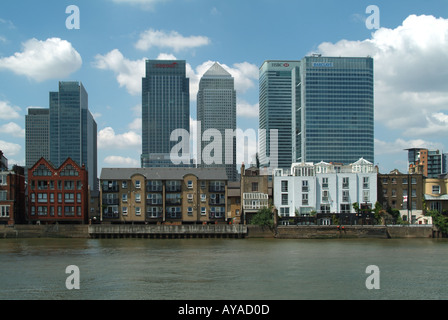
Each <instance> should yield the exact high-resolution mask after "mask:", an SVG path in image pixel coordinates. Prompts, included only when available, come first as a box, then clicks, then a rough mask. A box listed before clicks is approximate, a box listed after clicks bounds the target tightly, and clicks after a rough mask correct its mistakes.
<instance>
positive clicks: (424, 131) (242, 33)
mask: <svg viewBox="0 0 448 320" xmlns="http://www.w3.org/2000/svg"><path fill="white" fill-rule="evenodd" d="M70 5H76V6H77V7H78V8H79V12H80V15H79V21H80V28H79V29H67V27H66V19H67V18H69V16H70V13H66V8H67V7H68V6H70ZM369 5H376V6H377V8H378V9H379V18H380V20H379V27H380V28H379V29H369V28H367V26H366V23H365V20H366V19H367V18H368V17H369V16H370V15H371V13H370V12H369V13H366V8H367V7H368V6H369ZM314 52H317V53H322V54H323V55H329V56H331V55H335V56H343V55H346V56H366V55H370V56H372V57H374V60H375V164H378V165H379V167H380V171H381V172H383V173H384V172H389V171H390V170H392V169H395V168H398V169H400V170H402V171H405V170H406V163H407V155H406V152H405V151H404V150H403V149H404V148H408V147H427V148H436V149H439V150H442V151H444V152H448V144H447V138H446V137H447V136H448V64H447V61H448V2H447V1H442V0H438V1H434V0H432V1H373V2H372V1H360V0H347V1H334V0H320V1H297V0H294V1H293V0H291V1H288V0H276V1H274V0H257V1H255V0H239V1H235V0H94V1H75V0H71V1H61V0H43V1H32V0H17V1H2V3H1V4H0V149H1V150H3V151H4V153H5V156H6V157H7V158H8V159H9V164H10V165H12V164H14V163H18V164H21V165H24V163H25V138H24V128H25V114H26V113H27V108H28V107H31V106H33V107H45V108H47V107H48V105H49V100H48V97H49V92H50V91H57V90H58V81H64V80H76V81H81V82H82V83H83V84H84V86H85V88H86V90H87V92H88V94H89V109H90V111H91V112H92V114H93V115H94V116H95V119H96V121H97V124H98V167H99V172H100V171H101V168H103V167H123V166H137V167H138V166H139V158H140V153H141V123H140V119H141V114H140V113H141V96H140V90H141V88H140V87H141V77H142V75H143V72H144V63H143V62H144V60H145V59H156V58H173V57H175V58H177V59H182V60H186V62H187V64H188V69H187V74H188V76H189V77H190V83H191V87H190V92H191V93H190V98H191V118H192V120H193V123H194V119H196V91H197V85H198V81H199V79H200V76H201V75H202V74H203V73H204V72H205V71H206V70H207V68H208V67H209V66H211V64H212V63H213V62H214V61H217V62H219V63H220V64H222V65H223V66H224V67H225V68H227V70H228V71H229V72H230V73H231V74H232V75H233V76H234V77H235V83H236V90H237V104H238V106H237V109H238V121H237V126H238V127H239V128H241V129H242V130H255V131H256V130H258V68H259V67H260V66H261V64H262V63H263V61H265V60H272V59H276V60H300V59H301V58H303V57H304V56H305V55H308V54H310V53H314ZM254 148H255V143H254V141H252V144H251V147H250V150H249V153H250V154H253V153H254V152H255V149H254Z"/></svg>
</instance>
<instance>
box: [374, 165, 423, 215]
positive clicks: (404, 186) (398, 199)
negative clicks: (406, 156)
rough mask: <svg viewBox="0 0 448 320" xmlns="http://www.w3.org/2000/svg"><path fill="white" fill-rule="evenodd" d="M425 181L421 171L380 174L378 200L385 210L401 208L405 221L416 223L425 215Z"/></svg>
mask: <svg viewBox="0 0 448 320" xmlns="http://www.w3.org/2000/svg"><path fill="white" fill-rule="evenodd" d="M423 183H424V177H423V175H422V174H421V173H413V174H409V173H401V172H400V171H398V170H393V171H391V172H390V173H388V174H378V202H379V203H380V204H381V205H382V207H383V209H385V210H388V209H397V210H399V211H400V216H401V218H402V220H403V221H410V222H411V223H415V222H416V221H417V220H418V219H420V217H422V215H423V209H424V208H423V193H424V190H423Z"/></svg>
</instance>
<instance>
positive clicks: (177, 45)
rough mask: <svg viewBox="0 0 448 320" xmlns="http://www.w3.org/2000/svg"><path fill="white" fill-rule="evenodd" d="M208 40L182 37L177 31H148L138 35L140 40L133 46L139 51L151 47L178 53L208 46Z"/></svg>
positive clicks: (200, 37) (202, 37) (205, 38)
mask: <svg viewBox="0 0 448 320" xmlns="http://www.w3.org/2000/svg"><path fill="white" fill-rule="evenodd" d="M209 43H210V39H208V38H207V37H205V36H189V37H184V36H183V35H181V34H180V33H178V32H177V31H170V32H168V33H167V32H165V31H160V30H154V29H149V30H146V31H144V32H142V33H141V34H140V38H139V40H138V41H137V43H136V44H135V47H136V48H137V49H139V50H148V49H150V48H152V47H157V48H160V49H161V48H169V49H172V50H174V52H179V51H182V50H185V49H192V48H196V47H201V46H205V45H208V44H209Z"/></svg>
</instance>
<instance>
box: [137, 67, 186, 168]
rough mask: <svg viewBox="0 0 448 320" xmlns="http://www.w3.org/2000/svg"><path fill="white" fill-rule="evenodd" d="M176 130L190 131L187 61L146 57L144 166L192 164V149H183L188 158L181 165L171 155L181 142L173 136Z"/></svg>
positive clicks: (143, 103) (143, 130)
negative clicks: (172, 138)
mask: <svg viewBox="0 0 448 320" xmlns="http://www.w3.org/2000/svg"><path fill="white" fill-rule="evenodd" d="M176 129H183V130H184V131H186V132H188V133H189V132H190V81H189V79H188V78H187V77H186V69H185V61H184V60H146V76H145V77H144V78H143V79H142V155H141V166H142V168H147V167H173V166H184V167H185V166H190V165H191V161H190V160H189V159H190V154H189V153H190V152H189V149H188V150H183V149H182V154H183V156H184V157H185V159H183V160H185V161H183V162H182V163H180V164H178V163H175V162H173V161H172V158H171V157H170V153H171V151H172V150H173V147H174V146H176V145H177V144H178V143H180V138H178V137H177V136H176V137H175V139H174V140H175V141H171V139H170V138H171V134H172V133H173V131H174V130H176ZM176 139H179V140H176ZM188 145H189V143H188ZM176 157H178V155H176Z"/></svg>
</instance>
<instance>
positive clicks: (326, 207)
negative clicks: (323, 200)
mask: <svg viewBox="0 0 448 320" xmlns="http://www.w3.org/2000/svg"><path fill="white" fill-rule="evenodd" d="M320 212H321V213H330V205H328V204H322V205H321V206H320Z"/></svg>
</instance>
